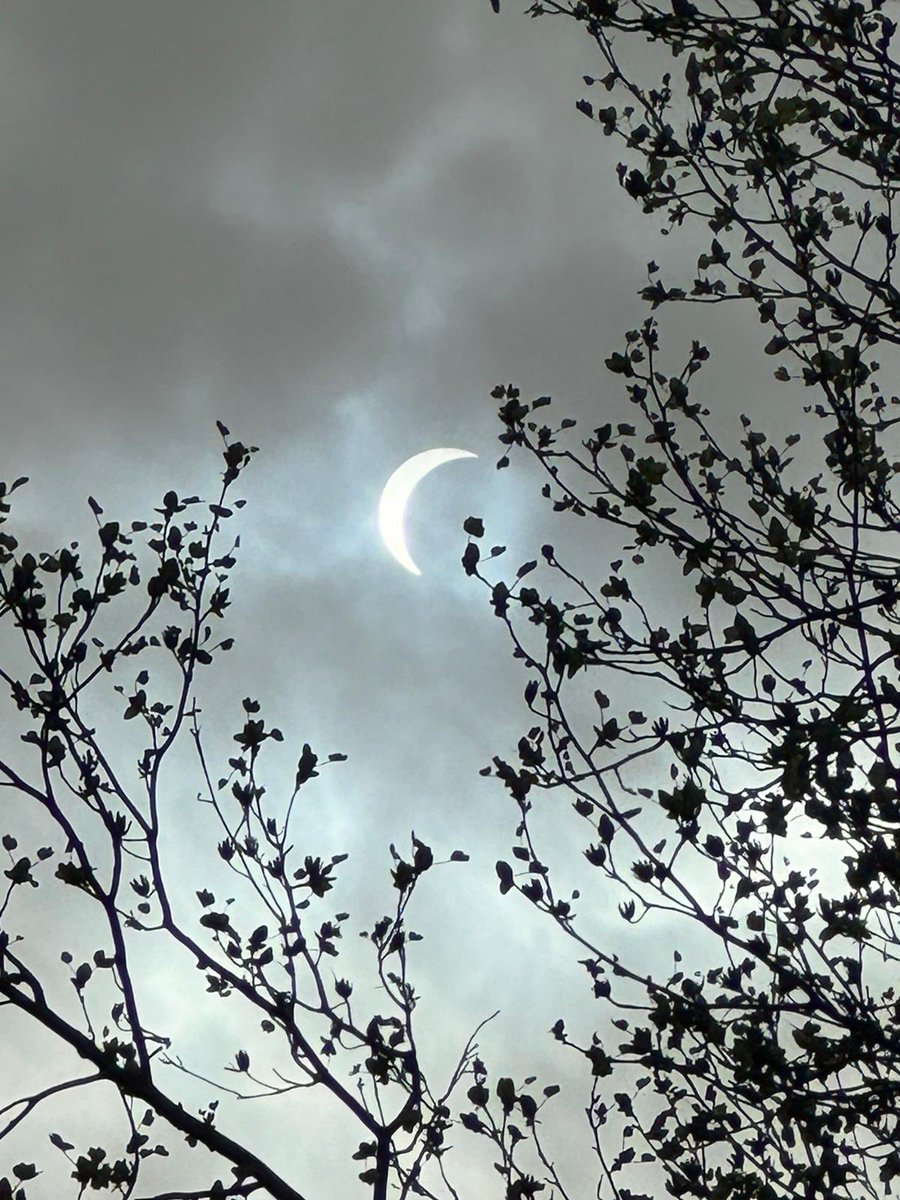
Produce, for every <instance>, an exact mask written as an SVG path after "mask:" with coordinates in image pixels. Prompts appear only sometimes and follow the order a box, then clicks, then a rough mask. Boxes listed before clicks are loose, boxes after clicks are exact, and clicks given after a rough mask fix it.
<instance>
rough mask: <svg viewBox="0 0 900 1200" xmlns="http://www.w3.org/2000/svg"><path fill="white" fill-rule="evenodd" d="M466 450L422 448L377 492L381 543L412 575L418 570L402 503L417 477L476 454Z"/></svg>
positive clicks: (423, 476)
mask: <svg viewBox="0 0 900 1200" xmlns="http://www.w3.org/2000/svg"><path fill="white" fill-rule="evenodd" d="M477 457H478V455H477V454H473V453H472V452H471V451H470V450H448V449H443V450H423V451H422V453H421V454H414V455H413V456H412V458H408V459H407V460H406V462H405V463H403V465H402V466H400V467H398V468H397V470H396V471H395V472H394V473H393V475H392V476H391V477H390V479H389V480H388V481H387V483H386V484H385V485H384V491H383V492H382V493H381V501H380V503H379V505H378V527H379V529H380V530H381V537H382V539H383V541H384V544H385V546H387V548H388V550H390V552H391V554H392V555H393V556H394V558H395V559H396V560H397V562H398V563H399V564H400V566H401V567H406V569H407V571H411V572H412V574H413V575H421V574H422V572H421V571H420V570H419V568H418V567H417V566H416V564H415V563H414V562H413V559H412V555H411V554H410V552H409V550H408V548H407V545H406V534H405V532H404V528H403V523H404V518H405V516H406V506H407V504H408V503H409V498H410V496H411V495H412V493H413V489H414V488H415V486H416V484H417V483H418V482H419V480H420V479H424V478H425V476H426V475H427V474H428V473H429V472H430V471H433V470H434V469H435V467H440V466H442V465H443V464H444V463H448V462H453V461H454V459H457V458H477Z"/></svg>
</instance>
